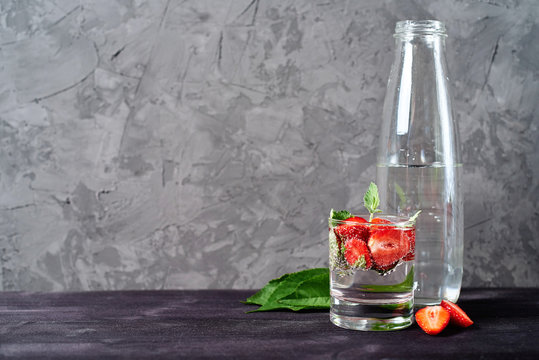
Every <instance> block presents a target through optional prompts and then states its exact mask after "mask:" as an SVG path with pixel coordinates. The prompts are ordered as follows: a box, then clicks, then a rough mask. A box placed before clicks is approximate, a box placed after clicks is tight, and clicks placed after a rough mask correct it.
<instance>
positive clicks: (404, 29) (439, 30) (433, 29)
mask: <svg viewBox="0 0 539 360" xmlns="http://www.w3.org/2000/svg"><path fill="white" fill-rule="evenodd" d="M406 35H443V36H447V35H446V33H445V25H444V23H443V22H441V21H438V20H404V21H399V22H397V25H396V26H395V36H396V37H397V36H406Z"/></svg>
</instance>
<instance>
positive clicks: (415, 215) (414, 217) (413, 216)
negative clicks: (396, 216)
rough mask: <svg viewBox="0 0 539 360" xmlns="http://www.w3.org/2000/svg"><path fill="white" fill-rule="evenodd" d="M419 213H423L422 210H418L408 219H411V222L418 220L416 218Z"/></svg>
mask: <svg viewBox="0 0 539 360" xmlns="http://www.w3.org/2000/svg"><path fill="white" fill-rule="evenodd" d="M419 214H421V210H418V211H417V212H416V213H415V214H414V215H412V216H411V217H410V218H409V219H408V221H409V222H414V221H416V219H417V217H418V216H419Z"/></svg>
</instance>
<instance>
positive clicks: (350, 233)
mask: <svg viewBox="0 0 539 360" xmlns="http://www.w3.org/2000/svg"><path fill="white" fill-rule="evenodd" d="M333 231H334V232H335V235H336V237H337V244H338V245H339V246H341V244H342V243H343V242H346V240H347V239H351V238H355V239H361V240H363V241H365V242H366V241H367V239H368V238H369V226H368V225H367V220H365V219H363V218H362V217H359V216H354V217H351V218H349V219H346V220H345V221H344V222H343V223H341V224H339V225H338V226H337V227H335V228H334V229H333Z"/></svg>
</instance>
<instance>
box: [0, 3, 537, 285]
mask: <svg viewBox="0 0 539 360" xmlns="http://www.w3.org/2000/svg"><path fill="white" fill-rule="evenodd" d="M406 18H412V19H413V18H415V19H419V18H437V19H439V20H442V21H445V22H446V24H447V26H448V32H449V39H448V43H447V45H448V54H447V58H448V63H449V68H450V71H451V73H450V75H451V84H452V89H453V95H454V108H455V115H456V118H457V120H458V123H459V126H460V130H461V139H462V144H463V162H464V166H465V168H464V181H463V183H464V189H463V190H464V193H465V228H466V230H465V244H466V245H465V269H464V270H465V271H464V285H465V286H539V275H538V270H537V269H538V268H539V264H538V262H539V256H538V247H539V240H538V239H539V215H538V212H539V207H538V203H539V140H538V139H539V130H538V126H539V119H538V117H539V115H538V114H539V111H538V103H539V60H538V59H539V41H538V38H539V20H538V19H539V3H538V2H537V1H533V0H527V1H524V0H523V1H501V0H490V1H445V0H435V1H427V0H417V1H388V0H386V1H378V0H371V1H359V0H358V1H337V0H329V1H328V0H319V1H307V0H294V1H292V0H288V1H286V0H272V1H269V0H233V1H232V0H228V1H225V0H213V1H210V0H196V1H195V0H187V1H176V0H170V1H169V0H157V1H155V0H154V1H121V0H102V1H98V0H94V1H91V0H88V1H87V0H83V1H70V0H49V1H39V0H38V1H15V0H12V1H10V0H2V1H1V2H0V188H1V192H0V267H1V272H0V289H3V290H19V289H22V290H32V291H36V290H43V291H49V290H79V289H92V290H93V289H150V288H157V289H161V288H224V287H234V288H250V287H260V286H262V285H263V284H264V283H265V282H266V281H267V280H269V279H271V278H273V277H276V276H278V275H280V274H282V273H284V272H290V271H296V270H299V269H304V268H307V267H316V266H326V265H327V244H326V242H327V238H326V233H325V230H326V220H325V218H326V217H327V213H328V211H329V209H330V208H331V207H335V208H356V209H357V208H359V207H360V203H361V196H362V193H363V191H364V190H365V189H366V186H367V185H368V183H369V181H370V180H371V179H373V178H374V176H375V153H376V145H377V133H378V131H379V126H380V115H381V107H382V103H383V98H384V92H385V84H386V81H387V77H388V74H389V67H390V65H391V62H392V60H393V53H392V51H393V38H392V36H391V35H392V32H393V28H394V24H395V22H396V21H397V20H402V19H406Z"/></svg>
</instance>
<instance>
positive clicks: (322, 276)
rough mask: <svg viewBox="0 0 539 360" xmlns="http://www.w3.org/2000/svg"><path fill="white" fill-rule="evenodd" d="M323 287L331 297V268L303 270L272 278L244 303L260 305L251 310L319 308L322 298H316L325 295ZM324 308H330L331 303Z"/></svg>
mask: <svg viewBox="0 0 539 360" xmlns="http://www.w3.org/2000/svg"><path fill="white" fill-rule="evenodd" d="M323 289H326V290H325V291H326V292H327V294H328V295H327V296H328V299H329V269H327V268H316V269H309V270H303V271H299V272H295V273H290V274H285V275H283V276H281V277H280V278H277V279H274V280H271V281H270V282H269V283H268V284H267V285H266V286H264V287H263V288H262V289H261V290H260V291H258V292H257V293H256V294H254V295H253V296H251V297H249V298H248V299H247V300H246V301H244V303H245V304H256V305H260V307H259V308H258V309H256V310H252V311H249V312H257V311H268V310H276V309H288V310H293V311H297V310H302V309H319V308H320V303H321V301H322V300H321V299H318V300H314V298H319V297H324V296H325V295H324V294H325V292H323ZM285 298H286V299H287V300H286V301H285V302H282V303H281V302H280V300H282V299H285ZM288 300H290V301H288ZM303 300H304V301H303ZM328 301H329V300H328ZM324 308H329V303H328V306H327V307H324Z"/></svg>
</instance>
